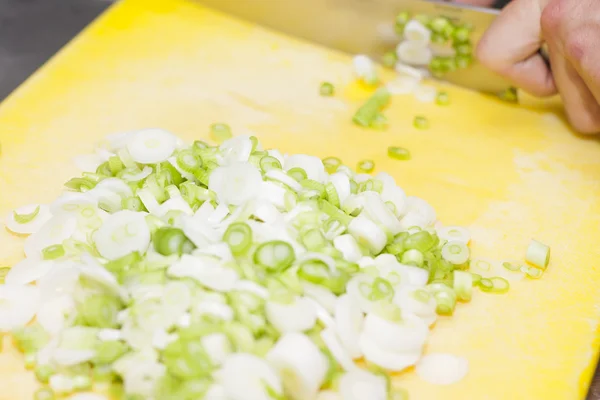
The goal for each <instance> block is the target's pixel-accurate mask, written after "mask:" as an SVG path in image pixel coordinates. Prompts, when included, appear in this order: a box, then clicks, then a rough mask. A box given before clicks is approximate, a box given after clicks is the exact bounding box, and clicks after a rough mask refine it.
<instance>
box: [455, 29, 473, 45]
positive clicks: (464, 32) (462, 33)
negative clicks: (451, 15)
mask: <svg viewBox="0 0 600 400" xmlns="http://www.w3.org/2000/svg"><path fill="white" fill-rule="evenodd" d="M470 36H471V31H470V30H469V29H468V28H466V27H460V28H458V29H455V30H454V32H453V33H452V39H453V41H454V43H465V42H468V41H469V37H470Z"/></svg>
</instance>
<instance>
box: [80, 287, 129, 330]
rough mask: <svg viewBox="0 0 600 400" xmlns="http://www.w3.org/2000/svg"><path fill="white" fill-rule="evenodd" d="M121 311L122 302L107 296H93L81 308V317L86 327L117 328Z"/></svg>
mask: <svg viewBox="0 0 600 400" xmlns="http://www.w3.org/2000/svg"><path fill="white" fill-rule="evenodd" d="M120 310H121V302H120V300H119V299H117V298H116V297H113V296H110V295H106V294H92V295H90V296H88V297H87V298H86V299H85V301H84V302H83V304H82V305H81V306H80V307H79V313H80V316H81V318H82V320H83V321H85V323H86V325H87V326H94V327H98V328H114V327H116V324H117V314H118V313H119V311H120Z"/></svg>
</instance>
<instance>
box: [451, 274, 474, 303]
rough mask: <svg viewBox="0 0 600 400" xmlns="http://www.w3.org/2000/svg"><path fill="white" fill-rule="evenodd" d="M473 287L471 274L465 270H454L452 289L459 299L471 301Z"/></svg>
mask: <svg viewBox="0 0 600 400" xmlns="http://www.w3.org/2000/svg"><path fill="white" fill-rule="evenodd" d="M472 289H473V275H471V274H470V273H469V272H465V271H459V270H455V271H454V291H455V292H456V297H458V299H459V300H461V301H471V296H472V293H473V292H472Z"/></svg>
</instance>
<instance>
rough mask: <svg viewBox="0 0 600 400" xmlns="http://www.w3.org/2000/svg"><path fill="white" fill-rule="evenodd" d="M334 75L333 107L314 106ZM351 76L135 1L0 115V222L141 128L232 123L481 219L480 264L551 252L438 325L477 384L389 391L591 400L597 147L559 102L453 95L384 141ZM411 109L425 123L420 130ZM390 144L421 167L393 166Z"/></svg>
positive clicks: (344, 66) (255, 36) (184, 9)
mask: <svg viewBox="0 0 600 400" xmlns="http://www.w3.org/2000/svg"><path fill="white" fill-rule="evenodd" d="M325 80H327V81H331V82H333V83H335V85H336V88H337V89H338V95H336V97H334V98H323V97H320V96H319V95H318V89H319V84H320V82H321V81H325ZM351 82H352V72H351V67H350V58H349V57H348V56H346V55H342V54H339V53H336V52H334V51H331V50H327V49H324V48H320V47H318V46H315V45H312V44H308V43H305V42H302V41H298V40H296V39H292V38H289V37H286V36H284V35H281V34H276V33H273V32H270V31H267V30H265V29H263V28H260V27H257V26H254V25H251V24H248V23H244V22H240V21H238V20H234V19H233V18H230V17H228V16H225V15H222V14H218V13H216V12H213V11H210V10H208V9H205V8H203V7H201V6H199V5H198V4H195V3H193V2H189V1H185V0H170V1H161V0H125V1H123V2H121V3H119V4H117V5H116V6H114V7H113V8H112V9H111V10H110V11H109V12H107V13H106V14H105V15H104V16H102V17H101V18H100V19H99V20H98V21H96V22H95V23H94V24H93V25H92V26H90V27H89V28H88V29H87V30H86V31H85V32H84V33H82V34H81V35H80V36H79V37H78V38H77V39H75V40H74V41H73V42H72V43H71V44H70V45H68V46H67V47H66V48H65V49H64V50H63V51H61V52H60V54H59V55H57V56H56V57H55V58H54V59H53V60H52V61H50V62H49V63H48V64H47V65H46V66H45V67H43V68H42V69H41V70H40V71H38V72H37V73H36V74H35V75H34V76H33V77H32V78H31V79H29V80H28V81H27V82H26V83H25V84H24V85H23V86H22V87H21V88H19V89H18V90H17V91H16V92H15V93H14V94H13V95H12V96H11V97H9V98H8V99H7V100H6V101H5V102H4V103H3V104H2V106H1V107H0V142H1V143H2V155H1V156H0V193H1V196H0V212H1V214H5V213H7V212H8V211H9V210H11V209H12V208H14V207H16V206H19V205H22V204H26V203H32V202H49V201H51V200H52V199H53V198H54V197H55V196H57V195H58V193H59V192H60V190H61V185H62V183H63V182H65V181H66V180H67V179H68V178H70V177H72V176H73V175H74V174H76V168H75V167H74V165H73V163H72V158H73V157H74V156H75V155H78V154H81V153H86V152H90V151H91V150H92V149H93V145H94V143H96V142H97V141H98V140H100V139H101V138H102V137H103V136H104V135H106V134H109V133H112V132H116V131H127V130H132V129H137V128H144V127H162V128H166V129H169V130H171V131H173V132H175V133H177V134H179V135H181V136H182V137H184V138H185V139H188V140H191V139H194V138H206V137H207V134H208V129H207V128H208V126H209V124H211V123H213V122H217V121H221V122H227V123H229V124H230V125H231V126H232V127H233V129H234V131H235V132H236V133H238V134H241V133H249V132H252V133H254V134H255V135H256V136H258V137H259V138H260V139H261V140H262V141H263V142H264V143H265V144H266V146H269V147H278V148H281V149H283V150H284V151H287V152H302V153H312V154H315V155H317V156H320V157H325V156H330V155H336V156H339V157H341V158H342V159H343V160H344V161H345V162H346V163H348V165H350V166H354V165H356V163H357V162H358V161H359V160H361V159H373V160H374V161H375V163H376V165H377V167H376V170H377V171H382V170H385V171H388V172H390V173H392V174H393V175H394V176H395V177H396V179H397V181H398V182H399V184H400V185H401V186H402V187H403V188H404V189H405V190H406V191H407V192H408V193H409V194H411V195H417V196H420V197H423V198H425V199H427V200H428V201H429V202H431V204H432V205H433V206H434V207H435V209H436V210H437V211H438V215H439V218H440V219H441V221H443V222H444V223H446V224H461V225H467V226H470V227H471V229H472V231H473V234H474V239H473V241H472V248H473V253H474V254H475V255H476V256H489V257H492V258H498V259H499V258H504V257H508V258H517V259H519V258H522V257H523V255H524V252H525V248H526V246H527V243H528V242H529V239H530V238H532V237H535V238H537V239H539V240H541V241H543V242H544V243H547V244H549V245H550V246H551V247H552V259H551V264H550V267H549V269H548V272H547V273H546V274H545V276H544V277H543V279H541V280H538V281H533V280H526V281H523V282H520V283H517V284H513V285H512V288H511V291H510V293H509V294H507V295H489V294H483V293H479V292H478V293H476V294H475V295H474V298H473V301H472V302H471V303H469V304H464V305H460V306H459V307H458V309H457V311H456V313H455V316H454V317H452V318H444V319H441V320H440V321H438V322H437V324H436V326H435V328H434V330H433V334H432V336H431V340H430V342H429V344H428V345H427V349H426V350H427V351H428V352H431V351H445V352H451V353H455V354H458V355H462V356H465V357H467V358H468V360H469V362H470V371H469V374H468V376H467V377H466V379H464V380H463V381H461V382H460V383H458V384H455V385H452V386H448V387H435V386H431V385H429V384H426V383H424V382H421V381H420V380H419V379H418V377H417V376H416V374H415V373H414V371H408V372H406V373H404V374H401V375H400V376H398V377H397V379H395V380H394V384H395V385H398V386H401V387H405V388H407V389H408V390H409V391H410V394H411V399H413V400H419V399H428V400H429V399H442V398H443V399H461V400H464V399H475V400H479V399H532V400H533V399H560V400H563V399H577V398H583V396H584V395H585V392H586V389H587V386H588V385H589V381H590V377H591V374H592V372H593V369H594V365H595V360H596V358H597V355H598V344H599V342H598V323H599V321H600V310H599V305H600V268H599V266H598V260H599V256H600V250H599V249H600V246H598V239H599V237H600V232H599V230H598V227H599V222H600V201H598V200H599V199H600V144H599V143H598V141H597V140H596V139H591V138H582V137H577V136H576V135H574V134H573V133H572V132H570V131H569V129H568V127H567V125H566V124H565V122H564V121H563V119H562V118H561V117H558V116H556V115H555V114H553V113H552V110H550V109H549V108H546V109H543V108H538V109H531V108H530V109H524V108H518V107H515V106H511V105H508V104H504V103H501V102H499V101H496V100H494V99H491V98H488V97H485V96H483V95H480V94H476V93H471V92H468V91H465V90H461V89H457V88H452V87H448V88H446V89H447V90H448V91H449V93H450V96H451V99H452V104H451V105H450V106H447V107H440V106H436V105H434V104H424V103H419V102H418V101H416V100H415V99H414V98H412V97H411V96H398V97H395V98H393V101H392V104H391V106H390V108H389V110H388V111H387V115H388V117H389V119H390V128H389V129H388V130H387V131H371V130H363V129H360V128H358V127H355V126H353V125H352V124H351V122H350V120H351V115H352V113H353V111H354V110H355V109H356V108H357V106H358V104H359V103H360V101H362V100H363V99H364V98H365V97H366V96H368V93H367V92H366V91H364V90H362V89H360V88H357V87H356V86H355V85H353V84H351ZM417 114H422V115H426V116H428V117H429V119H430V121H431V129H429V130H426V131H418V130H416V129H414V128H413V127H412V120H413V117H414V116H415V115H417ZM389 145H399V146H403V147H406V148H408V149H410V150H411V152H412V155H413V159H412V160H411V161H406V162H403V161H395V160H391V159H388V158H387V156H386V150H387V147H388V146H389ZM22 244H23V239H22V238H21V237H15V236H12V235H10V234H9V233H7V232H6V231H5V230H4V229H2V230H1V231H0V263H2V264H6V265H11V264H13V263H14V262H16V261H18V260H19V259H21V258H22ZM4 344H5V350H4V352H3V353H2V354H1V355H0V388H1V389H0V399H2V400H21V399H23V400H24V399H30V398H31V394H32V392H33V391H34V390H35V384H34V379H33V378H32V376H31V374H30V373H27V372H26V371H25V370H24V369H23V367H22V359H21V358H20V356H19V355H18V354H17V353H16V352H15V350H14V349H12V347H11V346H9V345H8V340H5V342H4Z"/></svg>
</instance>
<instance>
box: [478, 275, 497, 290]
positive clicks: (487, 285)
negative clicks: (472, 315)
mask: <svg viewBox="0 0 600 400" xmlns="http://www.w3.org/2000/svg"><path fill="white" fill-rule="evenodd" d="M477 286H479V288H480V289H481V290H483V291H484V292H487V291H490V290H492V289H493V288H494V283H493V282H492V281H491V280H490V279H488V278H481V279H480V280H479V282H477Z"/></svg>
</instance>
